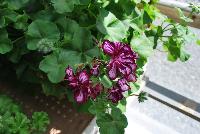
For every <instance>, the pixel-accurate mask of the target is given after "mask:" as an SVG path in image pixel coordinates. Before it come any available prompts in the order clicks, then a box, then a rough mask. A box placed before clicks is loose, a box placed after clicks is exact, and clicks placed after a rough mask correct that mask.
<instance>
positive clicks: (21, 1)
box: [6, 0, 29, 10]
mask: <svg viewBox="0 0 200 134" xmlns="http://www.w3.org/2000/svg"><path fill="white" fill-rule="evenodd" d="M6 2H7V3H8V7H9V8H10V9H13V10H18V9H20V8H22V7H24V6H25V5H26V4H27V3H28V2H29V0H6Z"/></svg>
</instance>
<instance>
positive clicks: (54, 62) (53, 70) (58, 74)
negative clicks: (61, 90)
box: [39, 47, 98, 83]
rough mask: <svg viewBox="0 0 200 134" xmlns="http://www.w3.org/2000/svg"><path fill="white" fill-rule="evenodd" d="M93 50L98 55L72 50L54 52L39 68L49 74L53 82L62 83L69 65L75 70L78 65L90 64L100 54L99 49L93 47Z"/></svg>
mask: <svg viewBox="0 0 200 134" xmlns="http://www.w3.org/2000/svg"><path fill="white" fill-rule="evenodd" d="M93 49H94V50H96V53H93V54H92V55H90V54H91V53H89V52H88V51H89V50H87V51H85V52H79V51H74V50H71V49H69V50H68V49H60V50H59V52H54V53H52V54H50V55H48V56H46V57H45V58H44V60H42V61H41V63H40V66H39V68H40V69H41V70H42V71H44V72H45V73H47V75H48V78H49V80H50V81H51V82H53V83H58V82H61V81H63V80H64V76H65V69H66V67H67V66H68V65H70V66H72V67H73V68H74V69H75V68H76V67H77V65H78V64H80V63H86V62H90V60H91V59H92V58H93V57H94V56H95V55H97V54H98V49H96V47H92V48H91V50H93ZM94 52H95V51H94ZM91 56H92V57H91ZM89 57H90V58H89ZM88 59H89V60H88Z"/></svg>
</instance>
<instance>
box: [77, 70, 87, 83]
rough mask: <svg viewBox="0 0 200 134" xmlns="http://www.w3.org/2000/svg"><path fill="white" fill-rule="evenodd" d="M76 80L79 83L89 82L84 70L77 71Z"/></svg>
mask: <svg viewBox="0 0 200 134" xmlns="http://www.w3.org/2000/svg"><path fill="white" fill-rule="evenodd" d="M78 80H79V82H80V83H81V84H89V75H88V74H87V72H86V71H85V70H83V71H81V72H80V73H79V75H78Z"/></svg>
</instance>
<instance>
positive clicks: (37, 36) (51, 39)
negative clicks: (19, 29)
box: [26, 20, 60, 50]
mask: <svg viewBox="0 0 200 134" xmlns="http://www.w3.org/2000/svg"><path fill="white" fill-rule="evenodd" d="M26 37H27V47H28V49H30V50H36V49H39V50H40V49H43V48H45V47H46V46H47V47H48V46H54V44H55V43H56V42H57V41H58V40H59V39H60V32H59V30H58V28H57V26H56V24H54V23H53V22H49V21H44V20H35V21H33V22H32V23H31V24H30V25H29V26H28V31H27V33H26Z"/></svg>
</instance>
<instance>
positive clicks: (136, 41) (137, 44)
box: [131, 35, 153, 58]
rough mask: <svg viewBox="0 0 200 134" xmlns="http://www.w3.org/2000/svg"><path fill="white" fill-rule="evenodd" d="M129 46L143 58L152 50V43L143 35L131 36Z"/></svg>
mask: <svg viewBox="0 0 200 134" xmlns="http://www.w3.org/2000/svg"><path fill="white" fill-rule="evenodd" d="M131 47H132V49H133V50H134V51H135V52H137V53H138V54H139V55H140V56H141V57H144V58H147V57H149V56H150V55H151V53H152V52H153V43H152V42H151V41H150V40H149V39H148V38H147V37H146V36H145V35H141V36H139V37H133V38H132V40H131Z"/></svg>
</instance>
